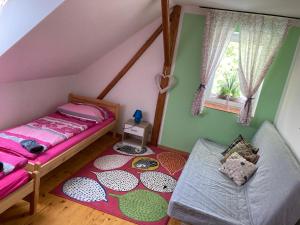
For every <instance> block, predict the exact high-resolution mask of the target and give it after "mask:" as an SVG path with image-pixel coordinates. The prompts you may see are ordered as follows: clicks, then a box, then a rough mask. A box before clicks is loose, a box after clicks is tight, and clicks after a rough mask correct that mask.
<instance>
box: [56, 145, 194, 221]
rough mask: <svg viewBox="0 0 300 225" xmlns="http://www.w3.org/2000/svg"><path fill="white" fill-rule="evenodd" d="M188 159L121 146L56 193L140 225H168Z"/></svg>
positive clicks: (114, 148) (81, 171)
mask: <svg viewBox="0 0 300 225" xmlns="http://www.w3.org/2000/svg"><path fill="white" fill-rule="evenodd" d="M187 157H188V155H187V154H185V153H182V154H181V153H178V152H171V151H166V150H163V149H161V148H156V147H151V148H148V147H147V148H146V149H143V150H142V151H132V149H130V148H126V146H125V147H124V146H122V145H121V144H120V143H119V144H116V145H115V146H114V147H113V148H110V149H108V150H107V151H105V152H103V153H102V154H101V155H100V156H98V157H97V158H96V159H95V160H93V161H92V162H90V163H88V164H87V165H86V166H84V167H83V168H82V169H81V170H80V171H79V172H77V173H76V174H74V175H73V176H72V177H71V178H69V179H68V180H66V181H64V182H63V183H61V184H60V185H59V186H58V187H56V188H55V189H54V190H53V191H52V193H53V194H55V195H58V196H60V197H63V198H66V199H69V200H72V201H74V202H77V203H80V204H83V205H86V206H89V207H91V208H94V209H97V210H100V211H102V212H105V213H109V214H111V215H113V216H116V217H119V218H122V219H125V220H128V221H130V222H133V223H135V224H139V225H165V224H167V223H168V221H169V217H168V215H167V208H168V202H169V200H170V198H171V195H172V192H173V190H174V188H175V186H176V182H177V180H178V178H179V176H180V174H181V171H182V169H183V167H184V164H185V162H186V159H187Z"/></svg>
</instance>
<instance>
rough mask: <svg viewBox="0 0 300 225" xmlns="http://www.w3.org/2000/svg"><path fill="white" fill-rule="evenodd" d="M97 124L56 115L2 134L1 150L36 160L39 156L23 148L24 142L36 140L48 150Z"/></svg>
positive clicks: (0, 135)
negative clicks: (22, 143)
mask: <svg viewBox="0 0 300 225" xmlns="http://www.w3.org/2000/svg"><path fill="white" fill-rule="evenodd" d="M95 124H96V123H94V122H90V121H82V120H79V119H74V118H70V117H67V116H64V115H62V114H59V113H54V114H51V115H49V116H45V117H42V118H39V119H37V120H34V121H33V122H30V123H27V124H25V125H22V126H18V127H15V128H12V129H8V130H4V131H2V132H0V149H3V150H4V151H7V152H10V153H13V154H15V155H19V156H24V157H26V158H28V159H35V158H36V157H37V154H34V153H31V152H30V151H29V150H27V149H25V148H23V147H22V145H21V142H22V141H23V140H34V141H36V142H37V143H38V144H39V145H41V146H43V147H44V150H48V149H50V148H52V147H54V146H56V145H57V144H60V143H62V142H64V141H66V140H68V139H70V138H72V137H73V136H75V135H77V134H80V133H81V132H83V131H85V130H87V129H89V128H90V127H93V126H95Z"/></svg>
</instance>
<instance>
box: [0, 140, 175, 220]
mask: <svg viewBox="0 0 300 225" xmlns="http://www.w3.org/2000/svg"><path fill="white" fill-rule="evenodd" d="M115 142H116V139H114V138H113V137H112V136H109V135H106V136H104V137H102V138H101V139H100V140H98V141H96V142H95V143H93V144H92V145H90V146H89V147H88V148H86V149H85V150H84V151H82V152H81V153H79V154H77V155H76V156H74V157H73V158H72V159H70V160H69V161H67V162H66V163H64V164H63V165H61V166H59V167H58V168H56V169H55V170H54V171H52V172H51V173H49V174H48V175H46V176H45V177H43V178H42V180H41V191H40V201H39V205H38V212H37V213H36V214H35V215H34V216H30V215H29V214H28V208H29V205H28V203H26V202H20V203H19V204H17V205H15V206H14V207H12V208H10V209H8V210H7V211H6V212H4V213H3V214H1V215H0V224H1V225H98V224H101V225H133V223H130V222H127V221H125V220H122V219H119V218H117V217H114V216H111V215H108V214H105V213H102V212H100V211H97V210H94V209H92V208H89V207H86V206H83V205H80V204H77V203H74V202H72V201H69V200H66V199H63V198H60V197H57V196H55V195H53V194H50V193H49V192H50V191H51V190H53V189H54V188H55V187H56V186H57V185H58V184H60V183H61V182H62V181H64V180H66V179H67V178H68V177H70V176H71V175H72V174H74V173H75V172H76V171H78V170H80V168H81V167H83V166H84V165H86V164H87V163H88V162H90V161H91V160H93V159H94V158H96V156H98V155H99V154H100V153H101V152H102V151H104V150H106V149H107V148H109V147H110V146H112V145H113V144H114V143H115ZM179 224H180V223H179V222H178V221H175V220H170V222H169V224H168V225H179Z"/></svg>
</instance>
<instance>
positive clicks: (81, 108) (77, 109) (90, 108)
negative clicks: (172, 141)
mask: <svg viewBox="0 0 300 225" xmlns="http://www.w3.org/2000/svg"><path fill="white" fill-rule="evenodd" d="M57 111H58V112H60V113H61V114H63V115H66V116H70V117H74V118H77V119H80V120H87V121H93V122H96V123H99V122H102V121H103V120H106V119H108V117H109V113H108V112H107V111H106V110H105V109H103V108H101V107H98V106H95V105H87V104H81V103H79V104H74V103H67V104H65V105H62V106H59V107H58V108H57Z"/></svg>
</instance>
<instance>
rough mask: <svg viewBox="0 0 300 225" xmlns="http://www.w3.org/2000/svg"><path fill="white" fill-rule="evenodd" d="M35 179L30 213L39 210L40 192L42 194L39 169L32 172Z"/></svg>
mask: <svg viewBox="0 0 300 225" xmlns="http://www.w3.org/2000/svg"><path fill="white" fill-rule="evenodd" d="M32 176H33V180H34V190H33V193H32V194H31V199H30V214H31V215H33V214H35V213H36V211H37V205H38V200H39V194H40V176H39V172H38V171H34V172H33V173H32Z"/></svg>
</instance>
